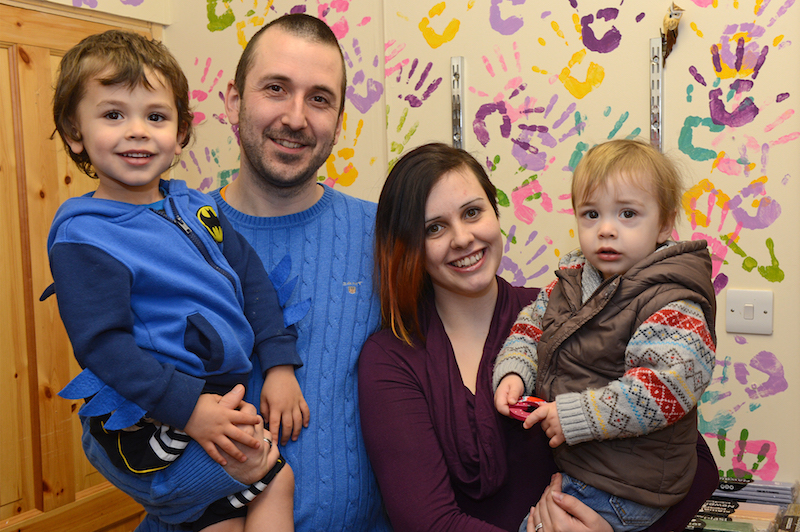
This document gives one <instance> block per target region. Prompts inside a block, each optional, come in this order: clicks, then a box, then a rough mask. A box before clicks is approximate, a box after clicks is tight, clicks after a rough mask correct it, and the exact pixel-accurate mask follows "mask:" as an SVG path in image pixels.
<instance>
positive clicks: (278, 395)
mask: <svg viewBox="0 0 800 532" xmlns="http://www.w3.org/2000/svg"><path fill="white" fill-rule="evenodd" d="M261 415H262V416H264V419H266V420H267V422H268V423H269V431H270V433H271V434H272V440H273V441H274V442H276V443H277V442H278V434H279V432H280V430H281V423H283V436H282V437H281V445H286V443H287V442H288V441H289V435H291V437H292V441H297V437H298V436H300V430H301V429H303V428H304V427H305V428H308V421H309V419H310V417H311V414H310V413H309V410H308V403H306V400H305V399H304V398H303V392H302V391H301V390H300V385H299V384H298V383H297V378H295V376H294V366H290V365H283V366H275V367H272V368H270V369H268V370H267V376H266V377H265V378H264V386H263V387H262V388H261Z"/></svg>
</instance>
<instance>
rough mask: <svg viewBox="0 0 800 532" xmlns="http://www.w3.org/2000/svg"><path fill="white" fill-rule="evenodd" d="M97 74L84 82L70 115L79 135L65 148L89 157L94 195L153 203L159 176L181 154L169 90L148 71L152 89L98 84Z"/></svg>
mask: <svg viewBox="0 0 800 532" xmlns="http://www.w3.org/2000/svg"><path fill="white" fill-rule="evenodd" d="M102 77H103V76H102V75H100V76H98V78H95V79H92V80H91V81H89V83H88V84H87V86H86V90H85V93H84V96H83V99H82V100H81V102H80V103H79V104H78V110H77V117H76V118H77V123H78V124H79V129H80V136H81V139H80V140H70V141H69V145H70V148H71V149H72V151H73V152H75V153H81V152H82V151H83V150H86V153H87V154H88V155H89V160H91V162H92V167H93V168H94V170H95V172H96V173H97V177H98V178H99V180H100V182H99V184H98V187H97V192H95V197H97V198H105V199H113V200H116V201H123V202H126V203H136V204H147V203H152V202H155V201H157V200H158V199H160V197H161V195H160V194H159V192H158V180H159V177H160V175H161V174H162V173H163V172H164V171H166V170H167V169H168V168H169V167H170V165H171V164H172V161H173V160H174V159H175V156H176V155H179V154H180V152H181V146H180V143H179V137H178V111H177V109H176V107H175V100H174V96H173V93H172V90H171V89H170V88H169V87H168V86H165V84H164V83H162V81H161V79H159V76H157V75H155V74H154V73H153V72H148V73H147V80H148V81H149V82H150V84H151V85H152V89H150V88H147V87H144V86H142V85H137V86H136V87H134V88H132V89H131V88H130V87H127V86H125V85H103V84H102V83H100V81H99V78H102Z"/></svg>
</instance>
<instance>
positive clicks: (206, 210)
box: [197, 205, 222, 243]
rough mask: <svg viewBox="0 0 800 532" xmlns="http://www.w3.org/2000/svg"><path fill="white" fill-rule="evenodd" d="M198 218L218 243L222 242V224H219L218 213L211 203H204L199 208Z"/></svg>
mask: <svg viewBox="0 0 800 532" xmlns="http://www.w3.org/2000/svg"><path fill="white" fill-rule="evenodd" d="M197 219H198V220H200V223H201V224H203V227H205V228H206V229H207V230H208V232H209V233H210V234H211V237H212V238H213V239H214V240H215V241H216V242H217V243H220V242H222V226H221V225H220V224H219V218H217V213H215V212H214V209H213V208H211V206H210V205H204V206H202V207H200V208H199V209H198V210H197Z"/></svg>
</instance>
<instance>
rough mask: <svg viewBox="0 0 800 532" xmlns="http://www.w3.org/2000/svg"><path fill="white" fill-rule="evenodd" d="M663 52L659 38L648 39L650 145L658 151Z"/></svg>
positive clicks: (661, 108)
mask: <svg viewBox="0 0 800 532" xmlns="http://www.w3.org/2000/svg"><path fill="white" fill-rule="evenodd" d="M662 54H663V50H662V49H661V37H658V38H656V39H650V144H651V145H652V146H653V147H654V148H656V149H657V150H658V151H663V149H662V144H661V131H662V126H663V120H662V117H663V116H664V114H663V107H664V106H663V101H664V100H663V98H662V93H661V90H662V87H663V86H664V75H663V72H662V68H661V65H662V64H663V61H662V59H661V57H662Z"/></svg>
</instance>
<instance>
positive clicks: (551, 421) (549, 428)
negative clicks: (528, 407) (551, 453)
mask: <svg viewBox="0 0 800 532" xmlns="http://www.w3.org/2000/svg"><path fill="white" fill-rule="evenodd" d="M540 421H541V422H542V430H544V433H545V434H546V435H547V437H548V438H550V447H552V448H553V449H555V448H556V447H558V446H559V445H561V444H562V443H564V442H565V441H567V440H566V438H564V431H562V430H561V421H560V420H559V419H558V410H557V409H556V404H555V403H542V404H540V405H539V407H538V408H537V409H536V410H534V411H533V412H532V413H531V415H529V416H528V418H527V419H526V420H525V421H524V422H523V423H522V426H523V427H525V428H526V429H529V428H531V427H532V426H534V425H535V424H536V423H538V422H540Z"/></svg>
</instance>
